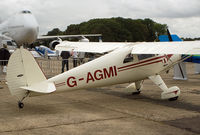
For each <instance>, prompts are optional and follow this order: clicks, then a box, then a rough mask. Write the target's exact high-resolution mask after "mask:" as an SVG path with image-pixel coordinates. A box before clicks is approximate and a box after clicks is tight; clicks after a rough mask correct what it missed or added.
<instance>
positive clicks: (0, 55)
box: [0, 44, 10, 89]
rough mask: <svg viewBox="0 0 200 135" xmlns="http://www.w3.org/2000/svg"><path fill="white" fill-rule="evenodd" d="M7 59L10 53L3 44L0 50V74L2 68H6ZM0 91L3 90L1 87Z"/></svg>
mask: <svg viewBox="0 0 200 135" xmlns="http://www.w3.org/2000/svg"><path fill="white" fill-rule="evenodd" d="M9 58H10V52H9V51H8V50H7V45H5V44H4V45H3V48H1V49H0V74H2V73H3V68H4V66H7V64H8V60H9ZM0 81H1V80H0ZM0 89H3V87H2V86H0Z"/></svg>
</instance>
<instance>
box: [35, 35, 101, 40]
mask: <svg viewBox="0 0 200 135" xmlns="http://www.w3.org/2000/svg"><path fill="white" fill-rule="evenodd" d="M100 36H102V34H82V35H57V36H38V38H37V39H39V40H40V39H53V38H81V37H100Z"/></svg>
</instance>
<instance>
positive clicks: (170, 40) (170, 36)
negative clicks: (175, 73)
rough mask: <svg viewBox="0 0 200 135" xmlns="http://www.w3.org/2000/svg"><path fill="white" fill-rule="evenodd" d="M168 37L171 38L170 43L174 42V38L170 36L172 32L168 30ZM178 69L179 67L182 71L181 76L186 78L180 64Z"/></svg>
mask: <svg viewBox="0 0 200 135" xmlns="http://www.w3.org/2000/svg"><path fill="white" fill-rule="evenodd" d="M167 36H168V38H169V42H173V39H172V36H171V34H170V32H169V30H168V29H167ZM178 67H179V69H180V71H181V75H182V77H183V78H185V76H184V74H183V70H182V68H181V65H180V63H178Z"/></svg>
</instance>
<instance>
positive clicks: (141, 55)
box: [138, 54, 155, 60]
mask: <svg viewBox="0 0 200 135" xmlns="http://www.w3.org/2000/svg"><path fill="white" fill-rule="evenodd" d="M154 56H155V54H138V59H139V60H143V59H147V58H150V57H154Z"/></svg>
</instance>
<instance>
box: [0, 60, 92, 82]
mask: <svg viewBox="0 0 200 135" xmlns="http://www.w3.org/2000/svg"><path fill="white" fill-rule="evenodd" d="M35 59H36V61H37V62H38V64H39V66H40V68H41V69H42V71H43V72H44V74H45V76H46V77H47V78H50V77H53V76H55V75H58V74H60V73H61V70H62V59H61V58H50V59H47V58H35ZM76 60H77V66H79V65H81V64H83V63H86V62H88V61H90V60H91V59H89V58H84V59H76ZM1 61H3V60H0V63H1ZM4 61H5V60H4ZM68 62H69V69H72V68H74V67H73V59H72V58H69V59H68ZM0 67H1V66H0ZM33 70H34V69H33ZM65 71H66V66H65ZM5 77H6V72H2V69H0V81H5Z"/></svg>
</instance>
